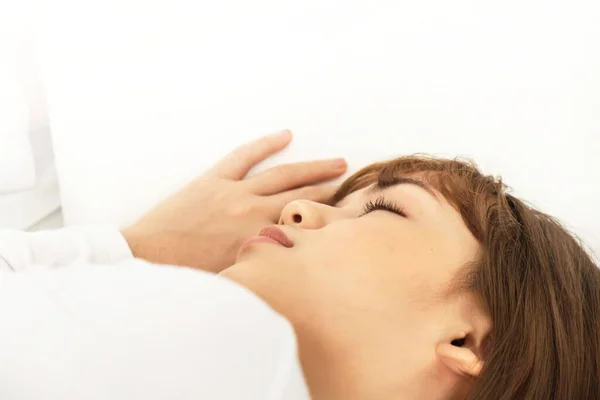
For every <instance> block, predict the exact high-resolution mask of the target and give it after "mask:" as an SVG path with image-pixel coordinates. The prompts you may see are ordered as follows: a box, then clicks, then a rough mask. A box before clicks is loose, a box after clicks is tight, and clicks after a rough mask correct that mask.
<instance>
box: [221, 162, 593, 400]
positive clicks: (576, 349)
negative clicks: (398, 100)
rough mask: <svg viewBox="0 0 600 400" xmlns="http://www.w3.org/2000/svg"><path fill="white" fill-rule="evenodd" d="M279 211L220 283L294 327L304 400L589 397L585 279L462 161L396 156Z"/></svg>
mask: <svg viewBox="0 0 600 400" xmlns="http://www.w3.org/2000/svg"><path fill="white" fill-rule="evenodd" d="M330 204H331V205H323V204H318V203H315V202H310V201H302V200H300V201H294V202H291V203H290V204H288V205H287V206H286V207H285V208H284V210H283V212H282V214H281V219H280V221H279V226H278V227H277V228H271V229H268V230H266V231H264V232H263V235H264V236H266V237H270V238H273V239H274V240H269V239H264V238H263V240H260V239H257V238H254V239H251V240H249V241H248V242H246V243H245V244H244V245H242V248H241V249H240V252H239V255H238V259H237V262H236V263H235V264H234V265H233V266H231V267H229V268H227V269H225V270H224V271H222V272H221V275H223V276H226V277H228V278H229V279H232V280H234V281H236V282H238V283H240V284H242V285H243V286H245V287H247V288H249V289H251V290H252V291H253V292H254V293H256V294H257V295H259V296H260V297H262V298H263V299H264V300H265V301H267V302H268V303H269V304H270V305H271V306H272V307H273V308H274V309H275V310H276V311H278V312H279V313H281V314H283V315H284V316H286V317H287V318H288V319H289V320H290V321H291V322H292V324H293V326H294V328H295V331H296V334H297V336H298V340H299V349H300V356H301V361H302V366H303V369H304V373H305V376H306V379H307V382H308V384H309V387H310V389H311V392H312V394H313V397H314V398H315V399H443V398H469V399H565V400H566V399H598V398H600V378H599V377H600V270H599V269H598V268H597V267H596V266H595V265H594V263H593V262H592V260H591V258H590V256H589V255H588V254H586V252H585V251H584V249H583V248H582V246H581V244H580V243H579V242H578V241H577V240H575V239H574V238H573V237H572V236H571V235H570V234H569V233H568V232H567V231H566V230H565V229H564V228H563V227H562V226H561V225H560V224H559V223H557V222H556V221H555V220H554V219H552V218H551V217H549V216H547V215H545V214H543V213H541V212H539V211H536V210H535V209H533V208H531V207H530V206H528V205H526V204H525V203H524V202H522V201H521V200H518V199H517V198H515V197H513V196H512V195H510V194H509V193H507V192H506V189H505V187H504V185H503V184H502V183H501V182H500V181H499V180H497V179H494V178H493V177H490V176H485V175H483V174H481V173H480V172H479V171H478V170H477V168H476V167H475V166H474V165H472V164H470V163H467V162H461V161H457V160H444V159H436V158H430V157H421V156H411V157H401V158H398V159H396V160H392V161H389V162H383V163H378V164H374V165H371V166H368V167H366V168H364V169H363V170H361V171H359V172H358V173H356V174H355V175H353V176H352V177H351V178H349V179H348V180H347V181H345V182H344V184H343V185H342V186H341V187H340V188H339V190H338V191H337V193H336V194H335V195H334V196H333V198H332V200H331V202H330Z"/></svg>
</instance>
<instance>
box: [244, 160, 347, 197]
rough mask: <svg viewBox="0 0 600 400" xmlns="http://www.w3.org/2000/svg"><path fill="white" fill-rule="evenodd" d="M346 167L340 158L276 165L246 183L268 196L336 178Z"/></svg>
mask: <svg viewBox="0 0 600 400" xmlns="http://www.w3.org/2000/svg"><path fill="white" fill-rule="evenodd" d="M346 168H347V165H346V161H344V159H342V158H338V159H333V160H320V161H311V162H302V163H296V164H285V165H278V166H277V167H273V168H271V169H269V170H267V171H264V172H262V173H260V174H258V175H256V176H253V177H252V178H250V179H249V180H248V183H249V184H250V186H251V190H252V191H253V192H254V193H256V194H259V195H263V196H268V195H273V194H277V193H281V192H285V191H287V190H291V189H295V188H299V187H302V186H307V185H314V184H317V183H320V182H324V181H328V180H330V179H334V178H337V177H339V176H340V175H342V174H343V173H344V172H346Z"/></svg>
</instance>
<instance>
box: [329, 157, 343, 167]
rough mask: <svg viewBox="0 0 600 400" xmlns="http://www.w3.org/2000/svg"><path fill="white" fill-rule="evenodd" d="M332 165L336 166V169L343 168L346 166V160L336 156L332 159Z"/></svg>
mask: <svg viewBox="0 0 600 400" xmlns="http://www.w3.org/2000/svg"><path fill="white" fill-rule="evenodd" d="M332 164H333V167H334V168H337V169H344V168H346V160H344V159H343V158H336V159H335V160H333V161H332Z"/></svg>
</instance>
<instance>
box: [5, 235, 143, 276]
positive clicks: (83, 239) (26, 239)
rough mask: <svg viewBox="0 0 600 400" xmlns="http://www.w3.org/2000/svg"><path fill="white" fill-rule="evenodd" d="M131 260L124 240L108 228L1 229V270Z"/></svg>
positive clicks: (15, 270) (17, 270)
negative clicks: (35, 230) (29, 230)
mask: <svg viewBox="0 0 600 400" xmlns="http://www.w3.org/2000/svg"><path fill="white" fill-rule="evenodd" d="M132 257H133V256H132V254H131V250H130V249H129V246H128V245H127V242H126V241H125V238H124V237H123V236H122V235H121V234H120V233H119V231H117V230H116V229H114V228H112V227H109V226H102V225H92V226H74V227H68V228H63V229H57V230H49V231H40V232H21V231H15V230H0V271H1V270H5V271H13V272H19V271H26V270H30V269H32V268H35V269H44V268H48V269H51V268H57V267H64V266H67V265H70V264H72V263H90V264H112V263H116V262H119V261H122V260H124V259H128V258H132Z"/></svg>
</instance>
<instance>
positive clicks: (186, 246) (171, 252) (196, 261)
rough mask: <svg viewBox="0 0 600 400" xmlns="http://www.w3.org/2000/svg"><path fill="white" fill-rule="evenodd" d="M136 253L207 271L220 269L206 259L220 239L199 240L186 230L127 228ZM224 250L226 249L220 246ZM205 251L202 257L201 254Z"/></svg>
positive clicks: (170, 263) (208, 258)
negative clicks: (139, 229)
mask: <svg viewBox="0 0 600 400" xmlns="http://www.w3.org/2000/svg"><path fill="white" fill-rule="evenodd" d="M121 234H122V235H123V237H124V238H125V240H126V242H127V244H128V245H129V248H130V249H131V252H132V253H133V256H134V257H135V258H139V259H143V260H146V261H148V262H151V263H154V264H168V265H179V266H185V267H192V268H196V269H201V270H204V271H206V272H218V271H215V268H214V267H211V266H210V265H209V263H207V262H206V260H210V259H211V257H210V252H211V248H210V246H207V244H208V243H213V245H214V246H218V243H217V242H218V241H217V239H214V240H212V241H209V240H208V239H207V240H206V241H204V240H202V241H201V240H199V237H198V235H192V234H187V233H184V232H156V233H148V232H136V231H133V230H127V229H126V230H123V231H121ZM220 250H221V251H222V249H220ZM200 255H202V257H200Z"/></svg>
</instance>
